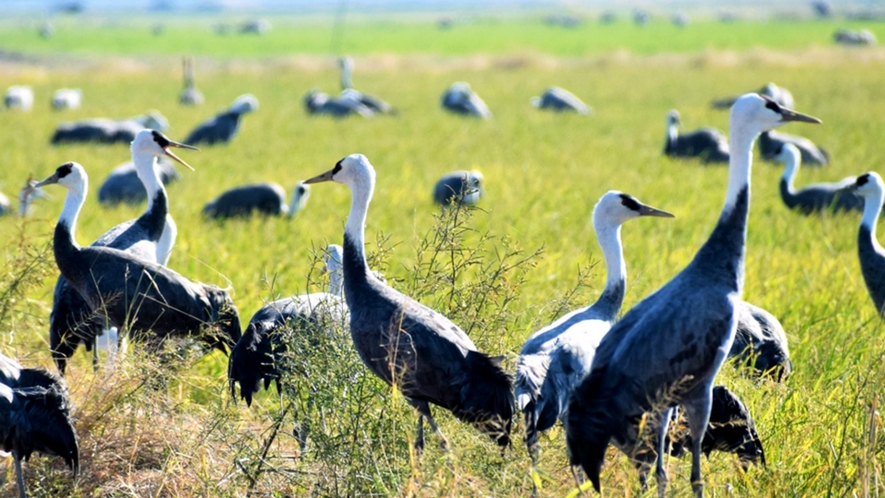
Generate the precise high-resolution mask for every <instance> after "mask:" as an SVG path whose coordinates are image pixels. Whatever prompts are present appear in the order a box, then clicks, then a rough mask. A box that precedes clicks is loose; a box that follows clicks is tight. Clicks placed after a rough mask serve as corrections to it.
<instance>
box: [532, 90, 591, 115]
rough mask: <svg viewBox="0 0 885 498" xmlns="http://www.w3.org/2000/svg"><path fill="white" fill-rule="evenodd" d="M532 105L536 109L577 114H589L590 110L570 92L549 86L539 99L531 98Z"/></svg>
mask: <svg viewBox="0 0 885 498" xmlns="http://www.w3.org/2000/svg"><path fill="white" fill-rule="evenodd" d="M531 102H532V105H533V106H535V107H537V108H538V109H550V110H553V111H573V112H577V113H578V114H582V115H585V116H586V115H587V114H590V108H589V107H588V106H587V104H585V103H584V102H583V101H581V99H579V98H578V97H576V96H575V94H573V93H572V92H570V91H568V90H565V89H563V88H559V87H558V86H551V87H550V88H548V89H546V90H544V93H543V94H542V95H541V96H540V97H532V99H531Z"/></svg>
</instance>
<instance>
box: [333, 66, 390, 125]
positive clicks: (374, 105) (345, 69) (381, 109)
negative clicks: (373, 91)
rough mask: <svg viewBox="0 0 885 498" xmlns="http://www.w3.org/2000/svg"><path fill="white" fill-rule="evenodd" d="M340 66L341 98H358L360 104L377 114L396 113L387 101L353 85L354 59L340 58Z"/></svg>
mask: <svg viewBox="0 0 885 498" xmlns="http://www.w3.org/2000/svg"><path fill="white" fill-rule="evenodd" d="M338 67H339V68H340V69H341V96H340V98H344V99H351V100H356V101H358V102H359V103H360V104H362V105H364V106H366V107H368V108H369V109H371V110H372V112H374V113H376V114H393V113H395V111H394V109H393V106H391V105H390V104H388V103H387V102H385V101H383V100H381V99H379V98H378V97H374V96H372V95H368V94H365V93H363V92H361V91H359V90H357V89H355V88H354V87H353V82H352V80H351V75H352V74H353V59H352V58H350V57H348V56H344V57H339V58H338Z"/></svg>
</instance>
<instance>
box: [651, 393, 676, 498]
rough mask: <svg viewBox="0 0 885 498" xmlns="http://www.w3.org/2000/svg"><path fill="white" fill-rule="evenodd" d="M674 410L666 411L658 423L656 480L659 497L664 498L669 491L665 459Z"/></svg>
mask: <svg viewBox="0 0 885 498" xmlns="http://www.w3.org/2000/svg"><path fill="white" fill-rule="evenodd" d="M673 410H674V409H673V408H669V409H667V410H664V412H663V413H661V414H659V415H658V417H659V418H658V420H657V421H656V422H657V424H658V427H657V430H658V440H657V448H655V450H656V451H657V453H658V461H657V463H656V464H655V478H656V479H657V481H658V497H659V498H664V496H665V495H666V491H667V481H668V479H667V470H666V469H665V468H664V458H666V456H667V428H668V427H669V426H670V414H671V413H672V412H673Z"/></svg>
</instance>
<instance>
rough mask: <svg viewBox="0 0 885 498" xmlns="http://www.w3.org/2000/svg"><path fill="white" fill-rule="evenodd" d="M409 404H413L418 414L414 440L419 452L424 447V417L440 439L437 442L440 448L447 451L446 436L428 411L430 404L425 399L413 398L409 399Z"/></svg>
mask: <svg viewBox="0 0 885 498" xmlns="http://www.w3.org/2000/svg"><path fill="white" fill-rule="evenodd" d="M409 404H410V405H412V406H414V407H415V409H416V410H418V414H419V415H420V416H419V417H418V437H417V439H416V440H415V449H417V450H418V451H419V452H420V451H421V450H423V449H424V419H425V418H426V419H427V422H428V423H430V428H431V429H433V432H435V433H436V435H437V436H439V438H440V439H441V440H442V441H441V442H440V444H439V446H440V448H442V449H443V451H448V449H449V442H448V441H446V436H445V435H443V433H442V431H441V430H439V426H438V425H436V420H433V415H432V414H431V413H430V405H428V404H427V402H426V401H418V400H414V399H410V400H409Z"/></svg>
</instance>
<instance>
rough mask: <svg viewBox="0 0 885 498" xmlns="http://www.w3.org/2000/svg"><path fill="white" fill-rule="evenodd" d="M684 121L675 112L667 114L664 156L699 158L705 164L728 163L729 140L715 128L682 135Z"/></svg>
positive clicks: (700, 129)
mask: <svg viewBox="0 0 885 498" xmlns="http://www.w3.org/2000/svg"><path fill="white" fill-rule="evenodd" d="M681 126H682V119H681V118H680V117H679V113H678V112H677V111H675V110H673V111H670V112H669V113H667V139H666V141H665V142H664V154H665V155H668V156H670V157H699V158H701V161H702V162H704V163H727V162H728V157H729V148H728V140H727V139H726V138H725V135H723V134H722V132H721V131H719V130H717V129H715V128H699V129H697V130H695V131H692V132H689V133H682V132H680V131H679V128H680V127H681Z"/></svg>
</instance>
